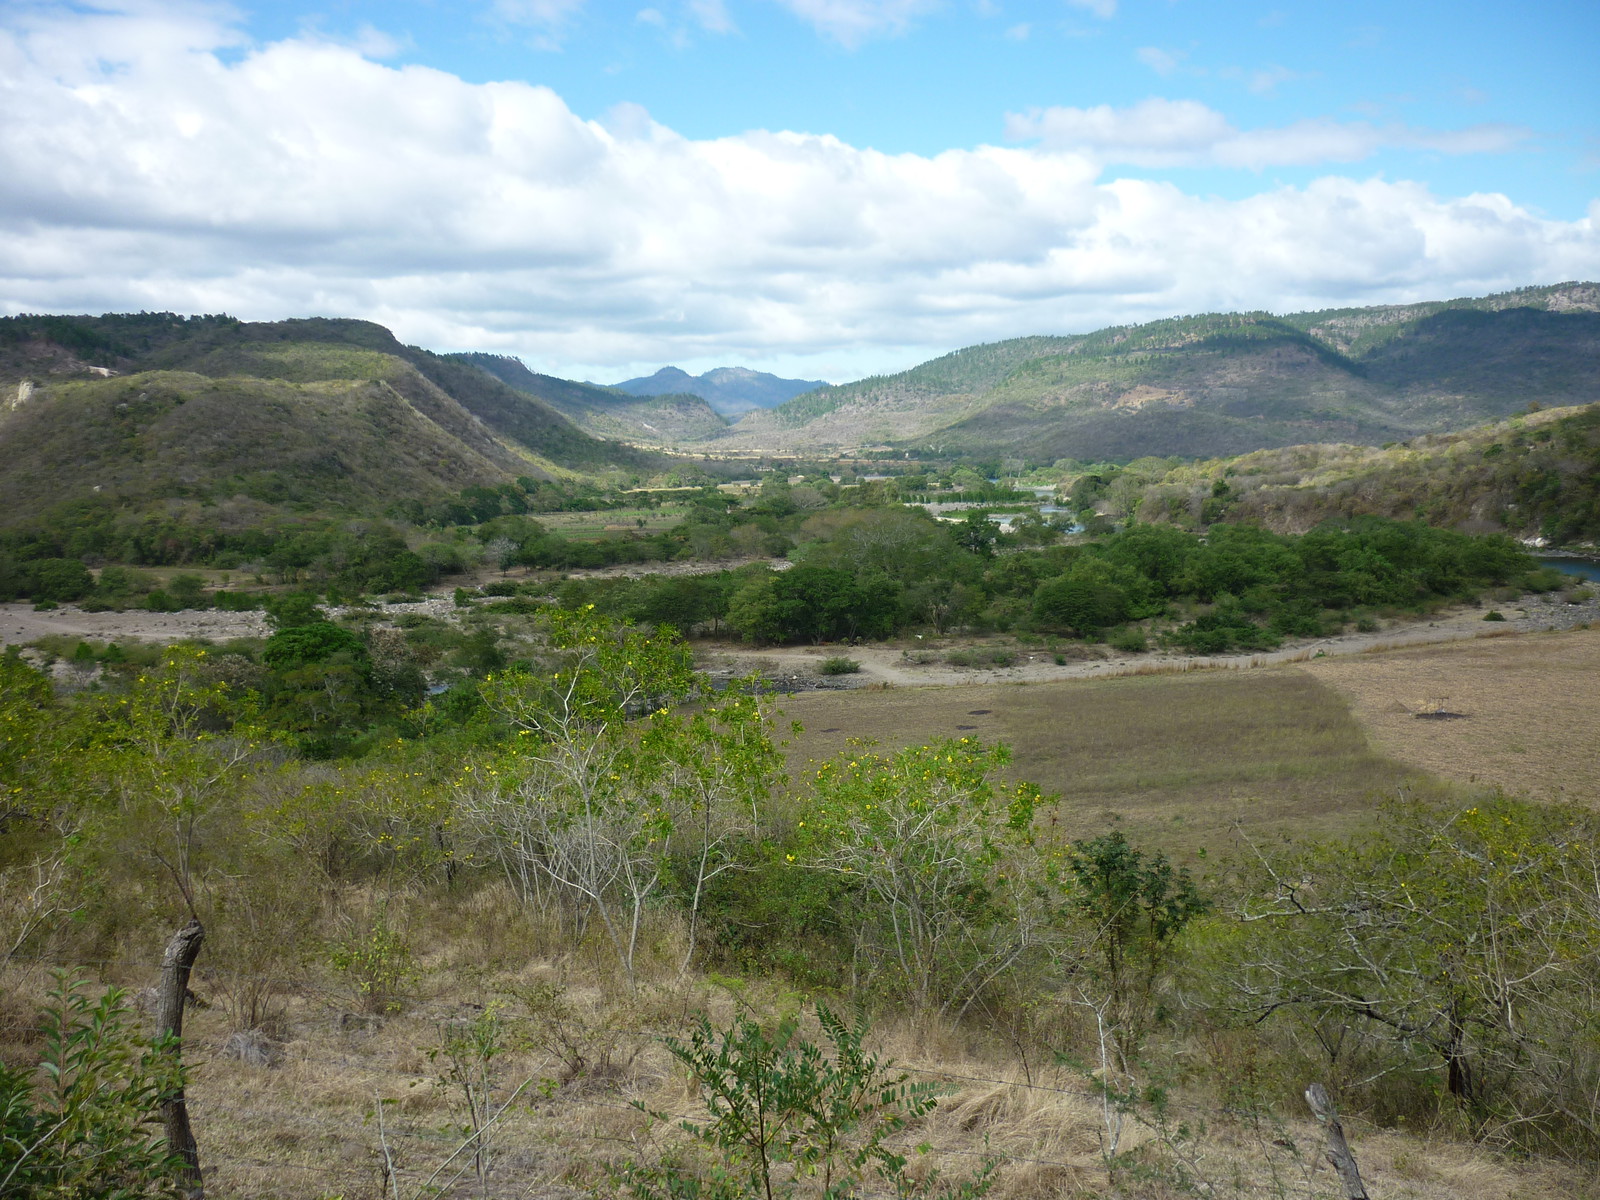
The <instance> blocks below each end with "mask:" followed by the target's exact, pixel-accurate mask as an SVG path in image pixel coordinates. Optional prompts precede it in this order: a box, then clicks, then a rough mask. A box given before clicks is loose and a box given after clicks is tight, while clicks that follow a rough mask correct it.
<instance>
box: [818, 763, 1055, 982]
mask: <svg viewBox="0 0 1600 1200" xmlns="http://www.w3.org/2000/svg"><path fill="white" fill-rule="evenodd" d="M1009 760H1010V752H1009V751H1008V750H1007V749H1006V748H1005V747H1003V746H994V747H986V746H983V745H980V744H978V743H976V742H973V741H970V740H969V739H967V738H961V739H959V740H955V739H949V740H945V741H940V742H935V743H933V744H931V745H927V746H913V747H908V748H906V749H903V750H899V751H896V752H894V753H892V754H878V753H875V752H873V751H871V750H869V749H867V748H866V747H865V746H862V745H859V744H858V745H857V746H856V747H855V748H853V749H851V750H849V751H846V752H845V753H843V754H841V755H839V756H838V757H837V758H835V759H833V760H831V761H828V762H825V763H823V764H822V765H821V766H820V767H819V768H818V769H817V772H816V774H815V776H814V779H813V782H812V789H811V795H810V797H809V798H808V799H807V801H806V803H805V805H804V806H803V807H802V809H801V813H802V819H801V824H800V828H801V829H804V830H805V833H804V835H803V836H804V839H805V841H804V845H805V862H806V864H807V865H808V866H810V867H811V868H812V869H817V870H826V871H835V872H838V873H840V874H843V875H846V876H848V877H850V878H851V879H852V880H855V881H858V882H857V886H858V887H859V888H860V893H859V906H858V908H857V911H856V918H857V920H858V922H859V925H858V937H859V938H861V939H862V940H863V942H864V943H865V944H866V945H868V946H870V947H871V948H872V950H873V952H874V953H873V955H872V956H871V957H872V959H876V960H877V961H878V962H879V963H880V964H881V965H880V968H879V970H880V971H881V972H882V973H883V977H882V978H881V979H880V981H879V982H880V983H881V984H882V985H883V986H886V987H889V988H892V989H894V990H895V991H897V992H898V993H899V994H901V995H903V996H904V997H905V998H906V999H907V1000H908V1001H909V1002H910V1003H911V1004H912V1005H913V1006H915V1007H920V1008H938V1009H940V1010H943V1011H946V1012H951V1013H960V1012H964V1011H966V1009H967V1008H968V1007H970V1006H971V1004H972V1003H973V1002H974V1001H975V999H976V998H977V997H978V995H979V994H980V993H981V992H982V990H983V989H984V988H985V987H986V986H987V985H988V984H989V983H990V982H991V981H992V980H993V979H994V978H995V977H996V976H998V975H999V974H1000V973H1001V972H1003V971H1004V970H1005V969H1006V968H1007V967H1008V966H1009V965H1010V964H1011V963H1012V962H1013V961H1015V959H1016V957H1017V956H1018V955H1019V954H1020V953H1021V952H1022V950H1023V948H1024V947H1025V946H1026V945H1027V944H1028V943H1029V941H1030V939H1031V938H1032V937H1033V936H1035V931H1034V929H1033V925H1032V914H1031V913H1030V911H1029V909H1028V906H1027V904H1026V903H1025V900H1026V896H1025V893H1024V892H1022V891H1021V890H1019V889H1018V887H1017V874H1018V871H1019V870H1020V869H1021V867H1020V866H1019V864H1018V863H1017V862H1016V861H1015V860H1014V852H1016V851H1018V850H1020V849H1021V848H1023V847H1025V846H1026V845H1027V844H1028V843H1029V841H1030V839H1031V836H1032V823H1033V813H1034V808H1035V806H1036V805H1037V804H1038V803H1039V800H1040V795H1039V791H1038V789H1037V788H1035V787H1034V786H1033V785H1031V784H1027V783H1018V784H1014V785H999V784H997V783H996V782H995V781H994V780H993V779H992V778H991V776H993V775H994V774H995V773H997V772H998V771H999V770H1000V769H1001V768H1003V767H1004V766H1005V764H1006V763H1007V762H1008V761H1009ZM869 961H870V959H869Z"/></svg>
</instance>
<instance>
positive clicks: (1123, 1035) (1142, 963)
mask: <svg viewBox="0 0 1600 1200" xmlns="http://www.w3.org/2000/svg"><path fill="white" fill-rule="evenodd" d="M1063 865H1064V867H1065V869H1064V871H1063V872H1062V875H1063V882H1064V883H1065V884H1066V903H1067V910H1068V912H1069V913H1070V914H1071V915H1072V916H1073V917H1074V918H1076V922H1077V924H1078V925H1079V926H1080V929H1081V931H1082V935H1083V936H1082V944H1084V945H1086V946H1087V948H1088V959H1087V964H1086V965H1087V975H1088V978H1089V981H1090V982H1091V985H1092V990H1093V991H1094V993H1095V999H1096V1001H1098V1003H1097V1010H1098V1011H1099V1012H1101V1013H1102V1014H1103V1017H1104V1020H1105V1021H1106V1023H1107V1024H1108V1025H1109V1027H1110V1030H1111V1032H1112V1034H1113V1035H1114V1037H1115V1041H1116V1046H1117V1048H1118V1051H1119V1057H1120V1058H1121V1059H1122V1060H1123V1066H1124V1069H1126V1066H1127V1060H1128V1059H1130V1058H1132V1057H1133V1056H1134V1055H1136V1054H1137V1053H1138V1051H1139V1047H1140V1046H1141V1045H1142V1044H1143V1042H1144V1039H1145V1036H1146V1035H1147V1034H1148V1032H1149V1030H1150V1026H1151V1022H1152V1021H1153V1020H1154V1017H1155V1014H1156V1007H1157V1000H1158V997H1159V991H1160V984H1161V981H1162V979H1163V977H1164V975H1165V972H1166V968H1167V966H1168V963H1167V957H1168V955H1169V953H1170V951H1171V947H1172V944H1173V941H1174V939H1176V937H1177V936H1178V934H1179V933H1181V932H1182V931H1183V929H1184V927H1185V926H1186V925H1188V924H1189V922H1191V921H1193V920H1194V919H1195V918H1196V917H1198V916H1200V915H1202V914H1203V913H1205V912H1207V911H1208V910H1209V909H1210V907H1211V905H1210V903H1209V902H1208V901H1207V900H1206V899H1205V898H1204V897H1203V896H1201V894H1200V892H1199V889H1198V888H1196V886H1195V884H1194V881H1193V880H1192V879H1191V878H1190V877H1189V873H1188V872H1187V871H1185V870H1182V869H1181V868H1177V867H1174V866H1173V865H1172V863H1171V861H1170V860H1168V858H1167V856H1166V855H1164V854H1162V853H1161V852H1160V851H1148V852H1147V851H1143V850H1137V849H1135V848H1134V847H1133V846H1131V845H1129V844H1128V840H1127V838H1125V837H1124V836H1123V835H1122V834H1121V833H1120V832H1115V833H1108V834H1105V835H1103V836H1101V837H1097V838H1092V839H1087V840H1081V841H1075V842H1072V843H1070V844H1069V845H1068V847H1067V850H1066V854H1065V855H1064V864H1063Z"/></svg>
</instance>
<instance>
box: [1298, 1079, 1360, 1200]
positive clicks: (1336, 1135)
mask: <svg viewBox="0 0 1600 1200" xmlns="http://www.w3.org/2000/svg"><path fill="white" fill-rule="evenodd" d="M1306 1103H1307V1104H1309V1105H1310V1106H1311V1114H1312V1115H1313V1116H1314V1117H1316V1118H1317V1121H1318V1122H1319V1123H1320V1124H1321V1125H1322V1127H1323V1129H1325V1130H1327V1133H1328V1149H1327V1156H1328V1161H1329V1162H1330V1163H1332V1164H1333V1169H1334V1170H1335V1171H1337V1172H1339V1182H1340V1184H1341V1185H1342V1187H1343V1190H1344V1200H1370V1197H1368V1195H1367V1189H1366V1187H1365V1186H1363V1184H1362V1182H1361V1172H1360V1171H1359V1170H1357V1169H1356V1156H1355V1155H1354V1154H1352V1153H1350V1144H1349V1143H1348V1142H1346V1141H1345V1140H1344V1126H1342V1125H1340V1124H1339V1117H1338V1114H1336V1113H1335V1112H1334V1111H1333V1101H1331V1100H1329V1099H1328V1089H1327V1088H1325V1087H1323V1086H1322V1085H1321V1084H1320V1083H1313V1084H1312V1085H1311V1086H1310V1087H1308V1088H1307V1089H1306Z"/></svg>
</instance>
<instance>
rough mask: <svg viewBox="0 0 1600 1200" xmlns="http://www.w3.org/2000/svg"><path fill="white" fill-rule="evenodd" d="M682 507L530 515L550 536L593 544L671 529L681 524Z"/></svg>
mask: <svg viewBox="0 0 1600 1200" xmlns="http://www.w3.org/2000/svg"><path fill="white" fill-rule="evenodd" d="M683 513H684V506H683V505H681V504H663V505H662V506H661V507H660V508H646V507H644V506H640V507H638V508H608V509H603V510H600V511H598V512H549V513H533V514H531V515H532V516H533V519H534V520H536V521H538V522H539V524H541V525H543V526H544V527H545V528H546V529H548V530H549V531H550V532H551V533H559V534H560V535H561V536H562V537H565V538H575V539H577V540H579V541H593V540H594V539H596V538H600V537H608V536H610V537H614V536H616V535H617V534H618V533H622V532H628V531H631V532H635V533H657V532H659V531H661V530H663V529H671V528H672V527H673V526H674V525H676V524H677V523H678V522H679V521H681V520H683Z"/></svg>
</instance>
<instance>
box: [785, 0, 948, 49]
mask: <svg viewBox="0 0 1600 1200" xmlns="http://www.w3.org/2000/svg"><path fill="white" fill-rule="evenodd" d="M778 3H779V4H781V5H783V7H784V8H787V9H788V10H789V11H790V12H792V13H794V15H795V16H797V17H799V18H800V19H801V20H803V21H807V22H809V23H810V24H811V25H813V26H815V27H816V30H817V32H819V33H821V34H822V35H823V36H825V37H829V38H832V39H833V40H834V41H836V42H838V43H839V44H840V45H841V46H844V47H845V48H846V49H851V50H853V49H855V48H856V47H857V46H860V45H861V44H862V43H863V42H865V41H868V40H870V39H872V38H875V37H897V36H899V35H900V34H903V33H905V32H906V30H908V29H910V28H911V24H912V22H913V21H914V20H915V19H916V18H917V17H920V16H922V15H923V14H925V13H929V12H932V11H933V10H934V9H936V8H938V7H939V0H778Z"/></svg>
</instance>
